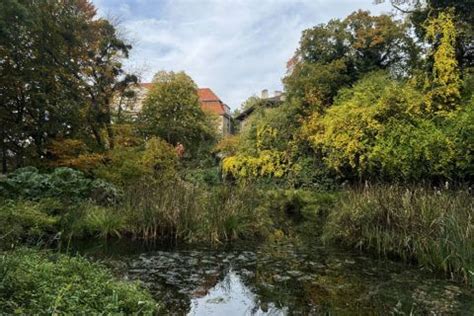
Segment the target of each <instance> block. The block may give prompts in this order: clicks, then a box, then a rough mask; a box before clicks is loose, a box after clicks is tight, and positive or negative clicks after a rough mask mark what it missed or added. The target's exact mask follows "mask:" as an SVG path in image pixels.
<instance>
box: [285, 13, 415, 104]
mask: <svg viewBox="0 0 474 316" xmlns="http://www.w3.org/2000/svg"><path fill="white" fill-rule="evenodd" d="M407 27H408V26H407V25H406V24H405V23H403V22H401V21H397V20H394V19H393V18H392V17H390V16H388V15H380V16H371V15H370V13H369V12H367V11H357V12H354V13H352V14H351V15H349V16H348V17H347V18H345V19H344V20H342V21H341V20H331V21H330V22H329V23H327V24H325V25H324V24H321V25H318V26H315V27H313V28H311V29H307V30H305V31H303V34H302V37H301V41H300V47H299V48H298V50H297V51H296V54H295V57H294V58H293V63H292V65H293V69H292V71H291V72H290V73H289V74H288V76H287V77H286V78H285V79H284V83H285V89H286V91H287V93H288V96H289V98H297V99H300V100H302V101H303V104H302V105H303V106H304V107H309V108H312V109H317V110H319V111H322V110H324V108H326V107H327V106H329V105H330V104H331V103H332V100H333V98H334V96H335V95H336V94H337V91H338V90H339V89H340V88H341V87H344V86H347V85H350V84H351V83H353V82H355V81H356V80H357V79H359V78H361V77H362V76H363V75H364V74H366V73H368V72H371V71H374V70H378V69H388V70H390V71H392V72H393V73H395V74H399V75H406V73H407V72H408V70H409V68H410V67H409V66H410V65H411V64H412V63H413V62H414V60H415V59H416V53H417V50H416V47H415V45H414V43H413V41H412V39H411V38H410V36H408V34H407Z"/></svg>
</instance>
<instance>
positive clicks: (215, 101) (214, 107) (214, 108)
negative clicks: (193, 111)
mask: <svg viewBox="0 0 474 316" xmlns="http://www.w3.org/2000/svg"><path fill="white" fill-rule="evenodd" d="M198 96H199V103H200V104H201V109H202V110H203V111H204V112H207V113H212V114H215V115H217V122H216V124H217V130H218V131H219V133H220V134H221V135H222V136H226V135H229V134H232V116H231V115H230V108H229V106H228V105H227V104H225V103H224V102H222V101H221V99H220V98H219V97H218V96H217V95H216V94H215V93H214V91H212V90H211V89H209V88H199V89H198Z"/></svg>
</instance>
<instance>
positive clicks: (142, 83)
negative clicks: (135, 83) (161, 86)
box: [140, 82, 153, 89]
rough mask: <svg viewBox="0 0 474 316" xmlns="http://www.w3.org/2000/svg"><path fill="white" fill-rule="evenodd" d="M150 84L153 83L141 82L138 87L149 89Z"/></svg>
mask: <svg viewBox="0 0 474 316" xmlns="http://www.w3.org/2000/svg"><path fill="white" fill-rule="evenodd" d="M152 86H153V83H151V82H141V83H140V87H142V88H145V89H151V87H152Z"/></svg>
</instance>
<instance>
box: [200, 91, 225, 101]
mask: <svg viewBox="0 0 474 316" xmlns="http://www.w3.org/2000/svg"><path fill="white" fill-rule="evenodd" d="M198 95H199V100H200V101H217V102H221V100H220V99H219V97H218V96H217V95H216V94H215V93H214V91H212V90H211V89H209V88H199V89H198Z"/></svg>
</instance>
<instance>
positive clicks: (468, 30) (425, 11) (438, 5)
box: [376, 0, 474, 74]
mask: <svg viewBox="0 0 474 316" xmlns="http://www.w3.org/2000/svg"><path fill="white" fill-rule="evenodd" d="M376 2H378V3H380V2H384V0H376ZM390 2H391V3H392V5H393V6H394V7H395V8H397V9H398V10H400V11H401V12H403V13H405V14H406V15H407V16H408V18H409V19H410V21H411V22H412V24H413V25H414V27H415V32H416V34H417V35H418V38H419V39H420V40H423V39H424V38H425V36H426V27H425V26H426V24H427V23H428V21H429V20H430V19H433V18H435V17H436V16H437V15H438V14H439V13H440V12H443V11H446V10H452V11H453V16H454V24H455V28H456V31H457V33H458V36H457V38H456V44H455V50H456V60H457V62H458V64H459V67H460V69H461V74H463V73H464V72H465V71H466V70H467V69H468V68H471V67H474V5H473V2H472V0H426V1H421V0H417V1H410V0H390Z"/></svg>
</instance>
